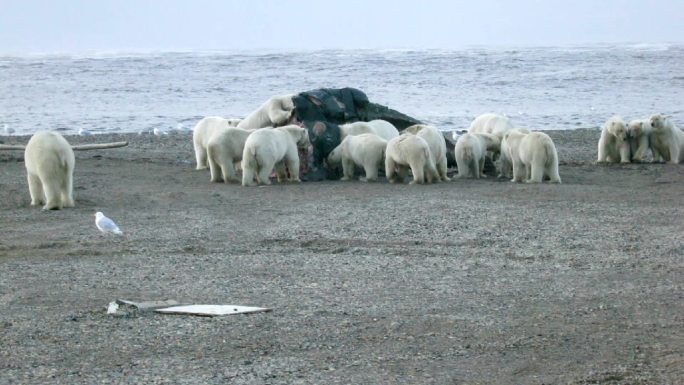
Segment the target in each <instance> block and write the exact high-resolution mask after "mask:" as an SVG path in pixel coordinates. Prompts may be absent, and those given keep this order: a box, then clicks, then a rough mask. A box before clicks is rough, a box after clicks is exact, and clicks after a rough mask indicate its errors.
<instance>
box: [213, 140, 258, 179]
mask: <svg viewBox="0 0 684 385" xmlns="http://www.w3.org/2000/svg"><path fill="white" fill-rule="evenodd" d="M254 131H256V130H243V129H241V128H237V127H229V128H226V129H224V130H221V131H218V132H216V133H214V135H213V136H212V137H211V138H210V139H209V142H207V159H208V161H209V171H210V173H211V181H212V182H220V181H221V179H223V181H224V182H225V183H230V182H237V183H239V182H240V178H238V176H237V172H236V170H235V162H240V161H242V152H243V151H244V148H245V142H246V141H247V137H248V136H249V135H250V134H251V133H252V132H254Z"/></svg>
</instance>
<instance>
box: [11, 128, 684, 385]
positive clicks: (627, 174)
mask: <svg viewBox="0 0 684 385" xmlns="http://www.w3.org/2000/svg"><path fill="white" fill-rule="evenodd" d="M547 133H548V134H549V135H550V136H551V137H552V138H553V140H554V142H555V144H556V147H557V149H558V154H559V158H560V175H561V178H562V180H563V184H561V185H551V184H546V183H545V184H542V185H528V184H514V183H510V182H508V181H507V180H503V179H497V178H486V179H481V180H454V181H452V182H446V183H438V184H433V185H426V186H414V185H394V184H389V183H387V182H386V181H384V180H383V181H381V182H377V183H362V182H341V181H325V182H304V183H301V184H284V185H278V184H277V183H276V184H274V185H271V186H264V187H255V188H244V187H241V186H239V185H234V184H233V185H225V184H221V183H210V182H209V172H208V171H206V170H202V171H197V170H195V169H194V166H195V164H194V154H193V150H192V139H191V136H190V135H189V134H181V133H179V132H177V133H174V134H172V135H167V136H162V137H156V136H153V135H149V134H147V135H136V134H111V135H110V134H107V135H97V136H91V137H80V136H67V137H66V139H67V140H68V141H69V142H70V143H72V144H77V143H94V142H108V141H120V140H127V141H129V142H130V145H129V146H128V147H124V148H118V149H109V150H96V151H84V152H77V153H76V168H75V173H74V197H75V199H76V207H75V208H69V209H64V210H60V211H49V212H45V211H42V210H41V209H40V208H36V207H30V206H29V203H30V198H29V193H28V187H27V183H26V170H25V168H24V163H23V152H22V151H2V152H0V383H3V384H42V383H49V384H51V383H54V384H57V383H60V384H94V383H124V384H127V383H131V384H167V383H168V384H171V383H173V384H228V383H230V384H682V383H684V205H683V204H682V202H683V197H684V166H682V165H669V164H627V165H620V164H616V165H597V164H595V160H596V144H597V141H598V138H599V134H600V133H599V131H598V130H596V129H578V130H572V131H547ZM0 140H2V141H4V142H5V143H6V144H25V143H26V142H27V141H28V137H16V136H13V137H0ZM95 211H102V212H103V213H104V214H105V215H107V216H108V217H110V218H112V219H113V220H114V221H116V222H117V224H118V225H119V227H120V228H121V230H122V231H123V232H124V236H122V237H116V236H105V235H102V234H100V233H99V231H98V230H97V228H96V227H95V224H94V217H93V214H94V212H95ZM117 298H123V299H130V300H162V299H175V300H177V301H179V302H181V303H206V304H233V305H246V306H259V307H268V308H271V309H273V311H271V312H268V313H255V314H248V315H232V316H226V317H214V318H210V317H193V316H180V315H162V314H157V313H153V312H147V311H137V310H135V309H129V308H123V307H122V308H120V309H119V311H118V312H117V314H107V312H106V310H107V304H108V303H109V302H111V301H114V300H115V299H117Z"/></svg>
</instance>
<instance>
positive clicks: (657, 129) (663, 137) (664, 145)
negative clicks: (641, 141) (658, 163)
mask: <svg viewBox="0 0 684 385" xmlns="http://www.w3.org/2000/svg"><path fill="white" fill-rule="evenodd" d="M649 121H650V123H651V127H652V131H651V137H652V139H653V149H654V156H653V157H654V158H655V152H657V153H658V155H659V157H662V158H663V160H664V161H666V162H668V163H672V164H679V162H684V132H682V130H680V129H679V128H677V126H675V125H674V123H672V121H671V120H670V119H669V118H667V117H665V116H663V115H660V114H655V115H652V116H651V118H650V119H649Z"/></svg>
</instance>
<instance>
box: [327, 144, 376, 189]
mask: <svg viewBox="0 0 684 385" xmlns="http://www.w3.org/2000/svg"><path fill="white" fill-rule="evenodd" d="M386 147H387V141H386V140H385V139H383V138H381V137H379V136H378V135H375V134H361V135H349V136H347V137H345V138H344V139H343V140H342V143H340V144H339V145H338V146H337V147H335V149H334V150H332V152H331V153H330V154H329V155H328V162H329V163H331V164H338V163H342V174H343V176H342V178H341V180H350V179H353V178H354V171H355V170H356V166H359V167H363V169H364V171H365V172H366V177H365V178H359V180H361V181H362V182H368V181H376V180H378V169H379V168H382V167H383V165H384V164H385V148H386Z"/></svg>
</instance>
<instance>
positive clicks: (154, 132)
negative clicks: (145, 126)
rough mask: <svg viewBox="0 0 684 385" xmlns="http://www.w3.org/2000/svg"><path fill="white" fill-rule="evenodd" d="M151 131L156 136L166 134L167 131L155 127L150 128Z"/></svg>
mask: <svg viewBox="0 0 684 385" xmlns="http://www.w3.org/2000/svg"><path fill="white" fill-rule="evenodd" d="M152 133H153V134H154V135H156V136H162V135H168V134H169V132H168V131H166V130H164V129H163V128H159V127H155V128H154V130H152Z"/></svg>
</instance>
